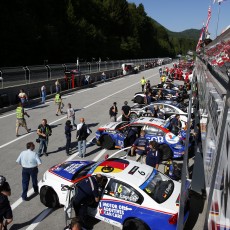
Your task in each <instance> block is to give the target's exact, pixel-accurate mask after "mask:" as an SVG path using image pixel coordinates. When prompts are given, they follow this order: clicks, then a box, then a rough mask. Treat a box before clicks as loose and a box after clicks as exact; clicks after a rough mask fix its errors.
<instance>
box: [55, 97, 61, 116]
mask: <svg viewBox="0 0 230 230" xmlns="http://www.w3.org/2000/svg"><path fill="white" fill-rule="evenodd" d="M54 102H55V104H56V105H57V111H56V116H58V113H60V114H62V111H61V106H62V98H61V94H60V93H56V95H55V99H54Z"/></svg>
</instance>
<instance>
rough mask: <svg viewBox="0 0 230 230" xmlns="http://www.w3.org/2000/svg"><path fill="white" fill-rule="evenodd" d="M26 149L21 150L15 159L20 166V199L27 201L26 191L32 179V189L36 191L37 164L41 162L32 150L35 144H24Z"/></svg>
mask: <svg viewBox="0 0 230 230" xmlns="http://www.w3.org/2000/svg"><path fill="white" fill-rule="evenodd" d="M26 148H27V150H25V151H22V152H21V153H20V155H19V157H18V159H17V160H16V162H17V163H18V164H20V165H21V166H22V190H23V191H22V199H23V200H25V201H27V200H28V198H27V192H28V186H29V182H30V177H31V179H32V184H33V189H34V192H35V193H38V166H39V165H40V164H41V163H42V162H41V159H40V158H39V156H38V154H37V153H36V152H34V149H35V145H34V143H33V142H28V143H27V144H26Z"/></svg>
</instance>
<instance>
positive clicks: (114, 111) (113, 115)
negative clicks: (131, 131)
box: [109, 102, 118, 121]
mask: <svg viewBox="0 0 230 230" xmlns="http://www.w3.org/2000/svg"><path fill="white" fill-rule="evenodd" d="M117 112H118V109H117V102H113V105H112V106H111V107H110V109H109V115H110V119H111V121H117Z"/></svg>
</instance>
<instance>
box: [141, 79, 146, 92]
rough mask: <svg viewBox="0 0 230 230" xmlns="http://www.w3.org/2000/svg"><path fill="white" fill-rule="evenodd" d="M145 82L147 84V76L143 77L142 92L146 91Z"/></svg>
mask: <svg viewBox="0 0 230 230" xmlns="http://www.w3.org/2000/svg"><path fill="white" fill-rule="evenodd" d="M145 84H146V80H145V77H142V79H141V90H142V92H144V90H145Z"/></svg>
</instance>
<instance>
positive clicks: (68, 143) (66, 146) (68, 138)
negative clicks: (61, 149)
mask: <svg viewBox="0 0 230 230" xmlns="http://www.w3.org/2000/svg"><path fill="white" fill-rule="evenodd" d="M70 147H71V137H68V136H66V145H65V150H66V153H67V154H69V149H70Z"/></svg>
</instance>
